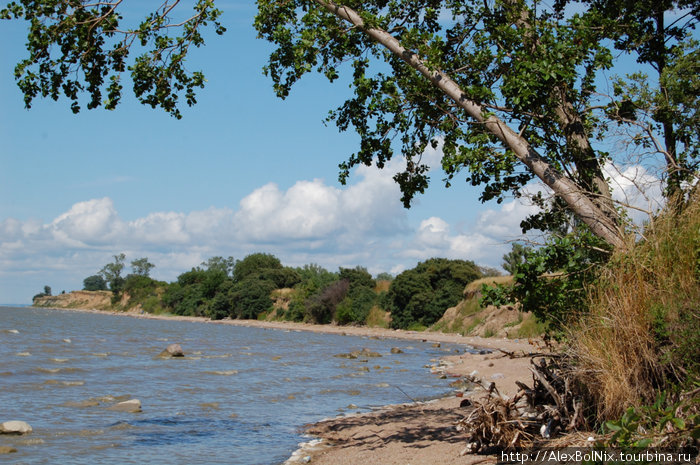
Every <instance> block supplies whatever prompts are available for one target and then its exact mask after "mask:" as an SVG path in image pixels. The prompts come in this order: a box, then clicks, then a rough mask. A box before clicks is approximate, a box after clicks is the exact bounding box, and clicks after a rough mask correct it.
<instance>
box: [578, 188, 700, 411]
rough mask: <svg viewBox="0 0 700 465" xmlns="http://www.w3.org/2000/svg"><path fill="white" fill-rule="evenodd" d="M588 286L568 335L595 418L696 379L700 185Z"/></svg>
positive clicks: (698, 358) (650, 400) (699, 341)
mask: <svg viewBox="0 0 700 465" xmlns="http://www.w3.org/2000/svg"><path fill="white" fill-rule="evenodd" d="M589 293H590V311H589V313H588V314H587V315H585V316H583V317H582V318H581V319H580V320H579V323H578V324H576V325H575V326H573V327H571V328H570V330H569V341H571V342H570V343H571V349H570V350H571V353H572V355H573V357H574V359H575V360H576V361H577V364H578V367H577V376H578V378H579V381H580V382H581V383H582V385H584V386H586V387H587V390H588V392H589V394H590V396H591V398H592V400H593V405H595V406H596V407H597V412H596V413H597V417H598V419H599V420H600V421H602V420H611V419H615V418H619V417H620V416H621V415H622V414H623V412H625V410H626V409H627V408H629V407H638V406H641V405H649V404H651V403H653V401H654V399H655V397H656V396H657V395H658V393H659V392H660V391H661V390H663V389H668V388H671V387H673V386H679V385H682V384H683V383H692V382H693V381H695V382H697V380H698V379H699V377H698V373H699V371H700V370H699V364H700V325H699V323H698V322H700V190H698V189H696V192H695V194H694V196H693V198H692V201H691V202H690V203H689V205H688V206H687V207H686V208H685V209H684V210H683V211H682V214H678V213H676V212H675V211H674V212H665V213H663V214H662V215H660V216H658V217H657V218H655V219H654V221H653V222H651V223H650V224H649V225H648V226H647V227H646V228H645V231H644V237H643V239H642V240H640V241H639V242H638V243H637V244H633V245H631V246H630V248H629V249H628V251H626V252H618V253H617V254H616V255H615V256H613V257H612V259H611V260H610V262H609V263H608V264H607V265H606V266H605V267H604V268H603V269H602V271H601V273H600V278H599V280H598V281H597V283H596V284H595V286H594V287H591V288H590V289H589ZM686 387H688V386H686Z"/></svg>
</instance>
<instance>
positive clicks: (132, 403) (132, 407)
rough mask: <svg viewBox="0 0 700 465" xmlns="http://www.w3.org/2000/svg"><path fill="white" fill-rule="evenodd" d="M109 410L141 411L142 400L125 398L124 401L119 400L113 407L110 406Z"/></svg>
mask: <svg viewBox="0 0 700 465" xmlns="http://www.w3.org/2000/svg"><path fill="white" fill-rule="evenodd" d="M107 410H114V411H116V412H129V413H138V412H140V411H141V401H140V400H138V399H131V400H125V401H124V402H119V403H118V404H114V405H112V406H111V407H108V408H107Z"/></svg>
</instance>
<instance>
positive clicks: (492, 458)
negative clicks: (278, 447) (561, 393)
mask: <svg viewBox="0 0 700 465" xmlns="http://www.w3.org/2000/svg"><path fill="white" fill-rule="evenodd" d="M499 342H506V341H499ZM511 345H512V344H511ZM518 345H519V347H518V348H517V349H516V350H509V352H511V351H513V352H515V351H518V350H522V351H523V352H530V351H531V350H532V348H533V347H532V346H530V345H529V344H528V343H527V342H524V343H523V342H520V343H519V344H518ZM510 349H513V347H510ZM529 366H530V358H529V357H521V358H510V357H508V356H507V355H506V354H503V353H498V352H490V353H483V352H482V353H470V352H466V353H462V354H459V355H446V356H444V357H442V358H441V359H440V367H439V372H438V373H435V372H433V373H434V374H442V375H444V376H446V377H447V378H455V379H458V378H461V377H466V376H470V375H473V376H476V377H477V378H480V379H482V380H484V381H486V382H487V383H490V382H494V383H496V385H497V389H498V390H499V392H500V393H501V394H502V395H504V396H512V395H513V394H515V393H516V392H517V390H518V387H517V385H516V384H515V382H516V381H521V382H525V383H526V384H531V379H530V378H531V374H530V371H529ZM483 394H484V391H483V390H478V389H477V390H474V391H467V392H461V390H460V389H458V388H455V395H453V396H446V397H442V398H438V399H433V400H429V401H425V402H413V403H404V404H396V405H387V406H384V407H382V408H380V409H378V410H376V411H373V412H366V413H353V414H349V415H340V416H337V417H334V418H326V419H323V420H320V421H318V422H316V423H313V424H310V425H306V426H305V429H304V434H305V435H307V436H308V438H309V439H308V441H306V442H302V443H300V444H299V448H298V449H297V450H296V451H295V452H294V453H293V454H292V455H291V457H290V458H289V459H288V460H287V461H285V462H284V463H283V464H282V465H296V464H302V463H311V464H316V465H337V464H340V463H349V464H353V465H406V464H410V465H436V464H438V463H439V464H440V465H476V464H482V463H483V464H495V463H497V462H498V459H499V457H498V456H497V455H482V454H468V453H466V451H465V448H466V445H467V438H466V433H465V432H461V433H460V432H458V431H457V430H456V428H455V425H456V423H457V422H458V421H459V420H461V419H463V418H465V417H467V416H468V414H469V413H470V409H469V408H468V407H467V408H462V402H463V401H464V400H465V398H479V397H481V396H482V395H483Z"/></svg>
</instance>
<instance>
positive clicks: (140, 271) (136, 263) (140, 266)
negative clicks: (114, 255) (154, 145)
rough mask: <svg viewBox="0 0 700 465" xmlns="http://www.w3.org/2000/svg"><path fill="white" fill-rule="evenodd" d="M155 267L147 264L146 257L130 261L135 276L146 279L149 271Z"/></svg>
mask: <svg viewBox="0 0 700 465" xmlns="http://www.w3.org/2000/svg"><path fill="white" fill-rule="evenodd" d="M155 267H156V266H155V265H154V264H153V263H149V261H148V258H147V257H143V258H137V259H136V260H132V261H131V270H132V271H133V273H134V274H135V275H137V276H144V277H148V276H149V275H150V274H151V270H152V269H153V268H155Z"/></svg>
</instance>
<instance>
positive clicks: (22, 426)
mask: <svg viewBox="0 0 700 465" xmlns="http://www.w3.org/2000/svg"><path fill="white" fill-rule="evenodd" d="M31 432H32V427H31V426H29V423H25V422H23V421H6V422H5V423H1V424H0V433H2V434H27V433H31Z"/></svg>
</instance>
